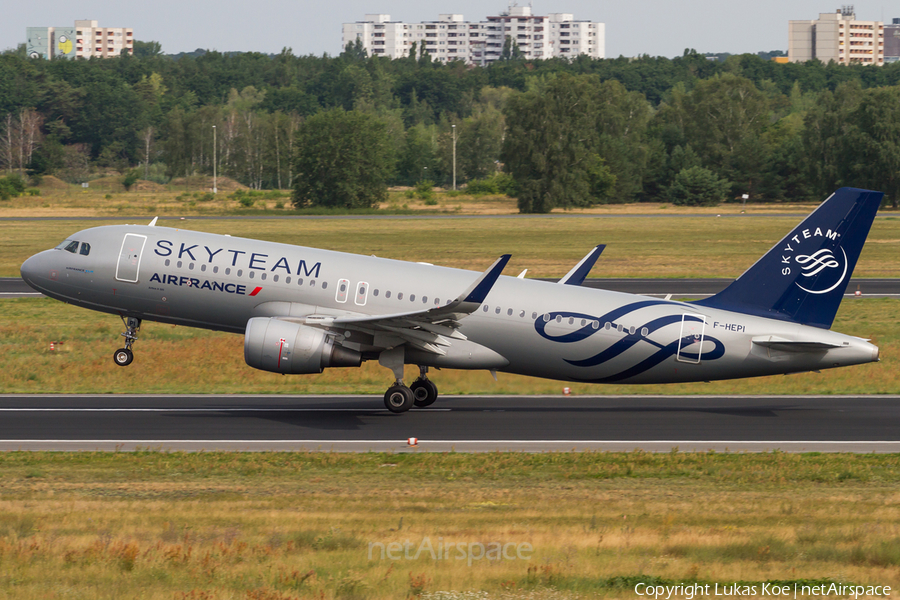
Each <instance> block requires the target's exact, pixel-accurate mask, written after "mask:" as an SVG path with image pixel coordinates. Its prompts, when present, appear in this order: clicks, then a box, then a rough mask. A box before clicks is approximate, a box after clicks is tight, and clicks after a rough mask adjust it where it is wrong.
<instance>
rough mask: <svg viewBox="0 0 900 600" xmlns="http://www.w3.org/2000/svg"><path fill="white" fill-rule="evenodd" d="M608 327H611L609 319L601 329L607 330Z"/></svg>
mask: <svg viewBox="0 0 900 600" xmlns="http://www.w3.org/2000/svg"><path fill="white" fill-rule="evenodd" d="M610 327H612V323H610V322H609V321H607V322H606V325H604V326H603V329H606V330H607V331H609V329H610Z"/></svg>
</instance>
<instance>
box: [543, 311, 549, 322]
mask: <svg viewBox="0 0 900 600" xmlns="http://www.w3.org/2000/svg"><path fill="white" fill-rule="evenodd" d="M549 322H550V313H544V323H549Z"/></svg>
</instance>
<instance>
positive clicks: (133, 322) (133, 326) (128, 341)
mask: <svg viewBox="0 0 900 600" xmlns="http://www.w3.org/2000/svg"><path fill="white" fill-rule="evenodd" d="M122 322H123V323H125V333H123V334H122V337H124V338H125V347H124V348H119V349H118V350H116V351H115V353H114V354H113V361H115V363H116V364H117V365H119V366H120V367H127V366H128V365H130V364H131V362H132V361H133V360H134V352H132V351H131V347H132V346H133V345H134V342H135V340H137V334H138V331H140V330H141V320H140V319H136V318H135V317H122Z"/></svg>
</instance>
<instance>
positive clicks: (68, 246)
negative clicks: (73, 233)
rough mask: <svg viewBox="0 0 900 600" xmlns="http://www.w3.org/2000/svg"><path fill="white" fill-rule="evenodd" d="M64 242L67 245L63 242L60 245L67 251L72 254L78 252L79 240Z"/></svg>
mask: <svg viewBox="0 0 900 600" xmlns="http://www.w3.org/2000/svg"><path fill="white" fill-rule="evenodd" d="M63 244H65V246H63V245H62V244H60V246H61V247H62V249H63V250H65V251H66V252H71V253H72V254H75V253H76V252H78V242H68V243H66V242H63Z"/></svg>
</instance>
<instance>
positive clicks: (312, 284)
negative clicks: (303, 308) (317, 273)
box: [309, 279, 316, 287]
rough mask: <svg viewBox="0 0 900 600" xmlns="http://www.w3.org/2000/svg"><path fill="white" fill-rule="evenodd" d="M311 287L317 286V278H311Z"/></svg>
mask: <svg viewBox="0 0 900 600" xmlns="http://www.w3.org/2000/svg"><path fill="white" fill-rule="evenodd" d="M309 287H316V280H315V279H310V280H309Z"/></svg>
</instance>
